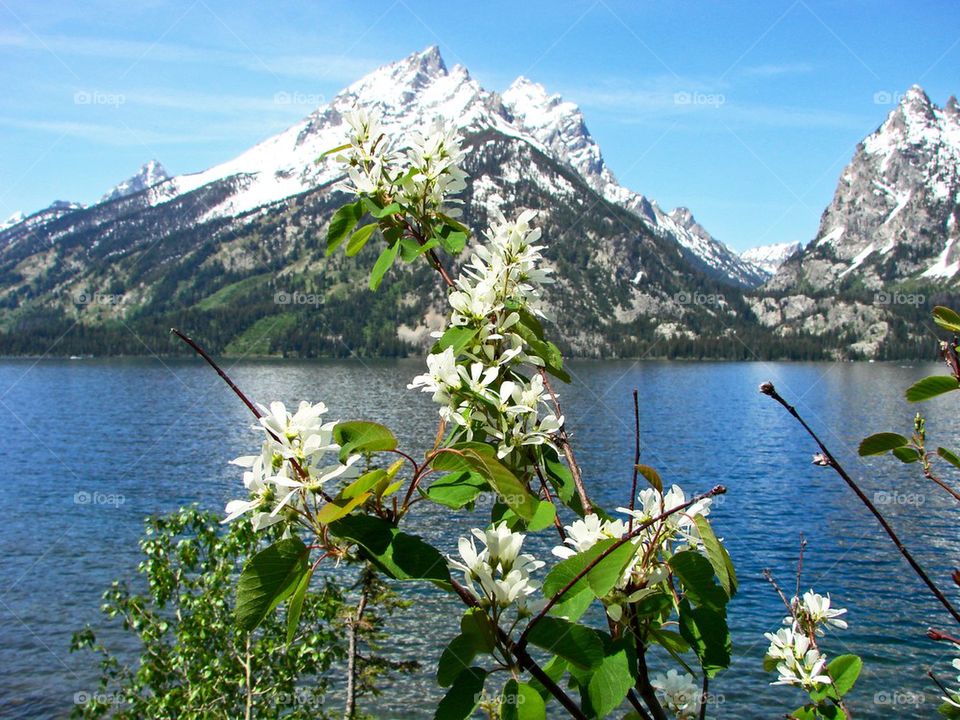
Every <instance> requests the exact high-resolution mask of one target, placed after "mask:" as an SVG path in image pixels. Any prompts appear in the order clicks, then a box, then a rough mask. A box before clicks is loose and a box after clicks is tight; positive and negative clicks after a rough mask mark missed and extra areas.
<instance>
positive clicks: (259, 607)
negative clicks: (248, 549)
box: [236, 538, 308, 630]
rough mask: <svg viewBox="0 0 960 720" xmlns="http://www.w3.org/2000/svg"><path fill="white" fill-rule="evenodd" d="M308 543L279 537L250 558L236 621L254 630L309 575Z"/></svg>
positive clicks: (242, 579)
mask: <svg viewBox="0 0 960 720" xmlns="http://www.w3.org/2000/svg"><path fill="white" fill-rule="evenodd" d="M307 552H308V551H307V546H306V545H304V544H303V542H302V541H301V540H300V539H299V538H286V539H284V540H278V541H277V542H275V543H274V544H273V545H270V546H269V547H267V548H264V549H263V550H261V551H260V552H258V553H257V554H256V555H254V556H253V557H251V558H250V559H249V560H248V561H247V562H246V564H245V565H244V567H243V572H241V573H240V581H239V583H238V584H237V608H236V614H237V623H238V624H239V625H240V627H241V628H243V629H244V630H253V629H255V628H256V627H257V626H258V625H259V624H260V623H261V622H263V618H264V617H266V615H267V613H269V612H270V611H271V610H273V609H274V608H275V607H277V605H279V604H280V603H282V602H283V601H284V600H286V599H287V598H288V597H290V596H291V595H293V593H294V592H296V590H297V588H298V587H299V585H300V582H301V580H303V578H304V576H305V575H306V574H307V570H308V565H307Z"/></svg>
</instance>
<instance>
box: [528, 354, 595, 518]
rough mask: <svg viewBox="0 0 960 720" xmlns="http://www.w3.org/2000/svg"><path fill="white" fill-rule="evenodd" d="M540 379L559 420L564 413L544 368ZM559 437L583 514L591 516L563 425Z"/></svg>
mask: <svg viewBox="0 0 960 720" xmlns="http://www.w3.org/2000/svg"><path fill="white" fill-rule="evenodd" d="M540 377H541V378H542V379H543V386H544V387H545V388H546V389H547V392H548V393H549V394H550V399H551V400H553V406H554V407H555V408H556V410H557V418H559V417H560V416H561V415H563V412H562V411H561V410H560V400H559V398H557V393H556V392H554V390H553V385H551V384H550V378H549V377H548V376H547V372H546V370H544V369H543V368H540ZM557 436H558V439H559V442H558V443H557V444H558V445H559V446H560V449H561V451H562V452H563V456H564V457H565V458H566V459H567V467H569V468H570V474H571V475H572V476H573V484H574V485H575V486H576V488H577V494H578V495H579V496H580V505H581V506H582V507H583V514H584V515H589V514H590V513H592V512H593V505H592V504H591V503H590V498H588V497H587V489H586V488H585V487H584V486H583V477H582V475H581V473H580V465H579V464H578V463H577V458H576V457H575V456H574V454H573V447H572V446H571V445H570V437H569V436H568V435H567V429H566V428H565V427H564V426H562V425H561V426H560V430H559V431H558V432H557Z"/></svg>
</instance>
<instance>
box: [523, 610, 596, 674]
mask: <svg viewBox="0 0 960 720" xmlns="http://www.w3.org/2000/svg"><path fill="white" fill-rule="evenodd" d="M527 637H528V638H529V640H530V642H531V643H533V644H534V645H536V646H537V647H541V648H543V649H544V650H546V651H547V652H549V653H550V654H552V655H557V656H559V657H562V658H563V659H564V660H566V661H568V662H570V663H573V664H574V665H576V666H578V667H581V668H583V669H585V670H590V669H591V668H595V667H598V666H599V665H600V663H602V662H603V640H602V638H601V636H600V635H599V634H598V633H597V631H596V630H593V629H591V628H588V627H584V626H583V625H575V624H574V623H572V622H568V621H567V620H563V619H561V618H558V617H551V616H550V615H546V616H544V617H543V618H541V619H540V620H539V621H538V622H537V623H536V624H535V625H534V626H533V628H532V629H531V630H530V632H529V634H528V635H527Z"/></svg>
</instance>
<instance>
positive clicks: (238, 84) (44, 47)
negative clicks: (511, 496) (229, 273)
mask: <svg viewBox="0 0 960 720" xmlns="http://www.w3.org/2000/svg"><path fill="white" fill-rule="evenodd" d="M432 44H437V45H439V46H440V48H441V52H442V53H443V55H444V57H445V59H446V61H447V64H448V65H450V66H452V65H454V64H456V63H460V64H463V65H465V66H466V67H467V68H469V69H470V71H471V73H472V74H473V75H474V77H476V78H477V79H478V80H479V81H480V82H481V84H483V85H484V86H485V87H487V88H488V89H492V90H503V89H505V88H506V87H507V86H508V85H509V84H510V82H511V81H512V80H513V78H515V77H516V76H517V75H521V74H523V75H526V76H528V77H530V78H532V79H533V80H536V81H538V82H540V83H542V84H544V85H545V86H546V87H547V89H548V90H549V91H551V92H558V93H561V94H562V95H563V96H564V97H565V98H567V99H569V100H572V101H574V102H576V103H578V104H579V105H580V106H581V108H582V109H583V112H584V114H585V116H586V120H587V124H588V127H589V128H590V130H591V132H592V133H593V135H594V136H595V137H596V138H597V139H598V141H599V142H600V144H601V147H602V148H603V151H604V155H605V157H606V159H607V162H608V164H609V165H610V166H611V168H612V169H613V171H614V172H615V173H616V174H617V175H618V177H619V178H620V179H621V181H622V182H623V183H624V184H625V185H627V186H628V187H630V188H632V189H634V190H637V191H639V192H642V193H644V194H646V195H647V196H649V197H651V198H654V199H656V200H657V201H658V202H660V204H661V205H662V206H664V207H665V208H672V207H674V206H677V205H686V206H688V207H690V208H691V209H692V210H693V212H694V214H695V215H696V216H697V218H698V220H700V222H701V223H702V224H703V225H704V226H705V227H706V228H707V229H708V230H710V231H711V232H712V233H713V234H714V235H716V236H717V237H719V238H720V239H721V240H724V241H725V242H727V243H728V244H730V245H731V246H733V247H734V248H736V249H738V250H742V249H746V248H748V247H752V246H755V245H760V244H766V243H770V242H782V241H788V240H800V241H804V242H806V241H808V240H810V239H811V238H812V237H813V236H814V235H815V233H816V228H817V224H818V221H819V217H820V213H821V212H822V211H823V208H824V207H825V205H826V204H827V203H828V202H829V201H830V198H831V197H832V194H833V190H834V187H835V184H836V180H837V178H838V176H839V175H840V172H841V170H842V168H843V166H844V165H845V164H846V162H847V161H848V160H849V159H850V157H851V155H852V153H853V151H854V149H855V146H856V143H857V142H858V141H859V140H861V139H862V138H863V137H864V136H865V135H866V134H868V133H869V132H871V131H873V130H874V129H875V128H876V127H877V126H878V125H879V124H880V123H881V122H882V121H883V119H884V117H885V116H886V114H887V113H888V112H889V111H890V110H891V109H892V107H893V103H894V102H895V101H896V96H897V95H898V94H899V93H902V92H903V91H905V90H906V89H907V88H908V87H909V86H910V85H911V84H913V83H919V84H920V85H922V86H923V87H924V88H925V89H926V91H927V93H928V94H929V95H930V96H931V98H932V99H933V100H934V102H936V103H937V104H939V105H942V104H943V103H944V102H945V101H946V99H947V98H948V97H949V96H950V95H951V94H958V93H960V3H956V2H955V0H954V1H953V2H923V3H917V2H865V1H861V0H842V1H837V2H815V1H814V0H796V1H795V2H789V1H783V2H781V1H780V0H770V1H768V2H719V1H718V2H690V3H675V2H669V1H661V2H617V1H615V0H597V1H596V2H591V1H590V0H587V1H586V2H565V1H562V0H552V1H550V2H540V1H539V0H527V1H525V2H516V0H514V1H512V2H474V3H436V2H420V1H418V0H385V1H384V2H289V3H285V2H271V3H242V2H219V1H217V0H195V1H193V2H190V1H189V0H188V1H186V2H153V1H151V0H139V1H138V2H129V0H93V1H90V2H75V1H74V2H59V1H57V0H44V1H43V2H37V1H36V0H0V78H2V79H3V88H4V100H3V104H2V105H0V157H2V162H0V220H2V219H3V218H5V217H6V216H7V215H9V214H10V213H12V212H14V211H15V210H24V211H28V212H29V211H32V210H36V209H39V208H40V207H43V206H45V205H47V204H49V203H50V202H51V201H52V200H54V199H68V200H77V201H81V202H84V203H89V202H92V201H94V200H95V199H96V198H98V197H99V196H100V195H102V194H103V193H104V192H105V191H106V190H107V189H109V188H110V187H111V186H112V185H114V184H115V183H117V182H118V181H120V180H122V179H124V178H125V177H127V176H129V175H131V174H132V173H133V172H134V171H135V170H136V169H137V168H138V167H139V166H140V165H141V164H142V163H144V162H145V161H147V160H149V159H151V158H156V159H158V160H160V161H161V162H162V163H163V164H164V165H165V166H166V167H167V169H168V170H169V171H170V172H173V173H184V172H193V171H197V170H202V169H204V168H206V167H209V166H211V165H213V164H216V163H218V162H221V161H223V160H226V159H229V158H230V157H232V156H234V155H236V154H238V153H240V152H241V151H243V150H244V149H246V148H248V147H249V146H251V145H253V144H255V143H256V142H257V141H259V140H261V139H263V138H265V137H268V136H270V135H272V134H274V133H275V132H278V131H280V130H282V129H284V128H285V127H287V126H289V125H291V124H293V123H294V122H295V121H297V120H298V119H300V118H301V117H303V116H304V115H307V114H308V113H309V112H311V111H312V110H313V109H314V108H315V106H316V105H318V104H320V103H322V102H323V100H324V98H329V97H332V96H333V95H334V94H336V92H337V91H338V90H339V89H341V88H342V87H344V86H345V85H347V84H349V83H350V82H352V81H353V80H355V79H357V78H359V77H360V76H362V75H363V74H364V73H366V72H368V71H370V70H372V69H374V68H375V67H377V66H378V65H380V64H383V63H386V62H390V61H392V60H395V59H398V58H401V57H403V56H405V55H407V54H409V53H410V52H413V51H415V50H420V49H422V48H424V47H426V46H428V45H432Z"/></svg>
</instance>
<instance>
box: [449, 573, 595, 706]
mask: <svg viewBox="0 0 960 720" xmlns="http://www.w3.org/2000/svg"><path fill="white" fill-rule="evenodd" d="M450 583H451V585H452V586H453V590H454V592H456V593H457V595H459V596H460V599H461V600H463V602H464V603H465V604H466V605H467V606H468V607H479V606H480V603H479V602H478V601H477V599H476V598H475V597H474V596H473V594H472V593H471V592H470V591H469V590H467V589H466V588H465V587H464V586H463V585H461V584H460V583H458V582H457V581H456V580H453V579H452V578H451V580H450ZM494 627H495V630H496V633H497V637H498V638H499V639H500V643H501V644H502V645H504V646H505V647H508V648H509V649H510V652H511V653H512V654H513V656H514V657H515V658H516V659H517V663H518V664H519V665H520V667H521V668H523V669H524V670H526V671H527V672H529V673H530V674H531V675H532V676H533V677H535V678H536V679H537V680H538V681H539V682H540V684H541V685H543V687H544V688H546V689H547V692H549V693H550V694H551V695H553V696H554V697H555V698H556V699H557V701H558V702H559V703H560V704H561V705H563V707H564V708H565V709H566V711H567V712H568V713H570V716H571V717H573V718H576V720H588V718H587V716H586V715H584V714H583V711H582V710H581V709H580V706H579V705H577V704H576V703H575V702H574V701H573V699H572V698H571V697H570V696H569V695H567V694H566V693H565V692H564V691H563V688H561V687H560V686H559V685H557V684H556V683H555V682H554V681H553V680H551V679H550V676H549V675H547V674H546V673H545V672H544V671H543V668H541V667H540V666H539V665H537V663H536V661H535V660H534V659H533V658H532V657H530V654H529V653H527V651H526V650H525V649H524V648H522V647H520V646H519V645H517V644H514V643H513V642H512V641H511V640H510V638H509V637H507V634H506V633H505V632H504V631H503V629H502V628H501V627H500V626H499V625H495V626H494Z"/></svg>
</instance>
